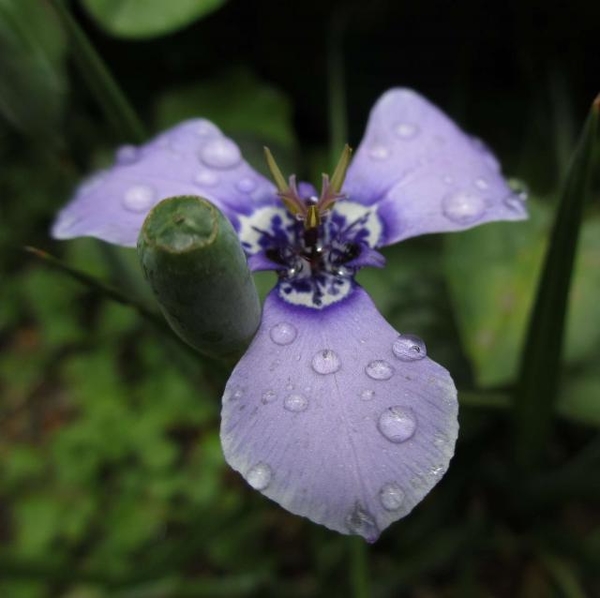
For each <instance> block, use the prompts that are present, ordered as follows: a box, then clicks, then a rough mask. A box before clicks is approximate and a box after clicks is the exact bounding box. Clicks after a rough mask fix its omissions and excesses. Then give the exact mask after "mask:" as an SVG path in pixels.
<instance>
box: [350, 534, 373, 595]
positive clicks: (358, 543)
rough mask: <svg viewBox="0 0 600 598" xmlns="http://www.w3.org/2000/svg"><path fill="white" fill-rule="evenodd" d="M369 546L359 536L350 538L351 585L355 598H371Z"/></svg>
mask: <svg viewBox="0 0 600 598" xmlns="http://www.w3.org/2000/svg"><path fill="white" fill-rule="evenodd" d="M368 548H369V547H368V544H366V543H365V541H364V540H363V539H362V538H360V537H358V536H351V537H350V584H351V586H352V596H353V597H354V598H369V596H370V595H371V593H370V591H369V565H368V557H369V553H368Z"/></svg>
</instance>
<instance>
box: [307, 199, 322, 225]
mask: <svg viewBox="0 0 600 598" xmlns="http://www.w3.org/2000/svg"><path fill="white" fill-rule="evenodd" d="M319 224H321V214H320V213H319V207H318V206H317V205H312V206H308V211H307V213H306V217H305V219H304V230H309V229H311V228H318V226H319Z"/></svg>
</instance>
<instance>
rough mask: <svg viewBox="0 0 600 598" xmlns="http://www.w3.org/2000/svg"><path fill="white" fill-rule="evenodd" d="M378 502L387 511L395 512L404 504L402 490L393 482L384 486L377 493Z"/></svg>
mask: <svg viewBox="0 0 600 598" xmlns="http://www.w3.org/2000/svg"><path fill="white" fill-rule="evenodd" d="M379 500H380V501H381V504H382V505H383V508H384V509H386V510H387V511H397V510H398V509H399V508H400V507H401V506H402V503H403V502H404V490H402V488H400V486H398V484H396V483H395V482H391V483H389V484H384V485H383V486H382V487H381V490H380V491H379Z"/></svg>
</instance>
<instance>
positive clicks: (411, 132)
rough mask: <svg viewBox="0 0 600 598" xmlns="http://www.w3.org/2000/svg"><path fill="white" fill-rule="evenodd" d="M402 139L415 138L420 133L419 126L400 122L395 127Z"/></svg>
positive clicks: (397, 134)
mask: <svg viewBox="0 0 600 598" xmlns="http://www.w3.org/2000/svg"><path fill="white" fill-rule="evenodd" d="M394 132H395V133H396V136H397V137H400V139H407V140H408V139H414V138H415V137H416V136H417V135H418V134H419V127H418V126H417V125H415V124H413V123H408V122H406V123H398V124H397V125H396V127H395V129H394Z"/></svg>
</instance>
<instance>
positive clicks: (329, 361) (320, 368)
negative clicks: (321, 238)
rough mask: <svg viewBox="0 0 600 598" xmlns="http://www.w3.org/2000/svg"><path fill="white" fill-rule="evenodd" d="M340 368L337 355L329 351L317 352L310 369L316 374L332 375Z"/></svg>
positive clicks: (340, 364) (340, 363)
mask: <svg viewBox="0 0 600 598" xmlns="http://www.w3.org/2000/svg"><path fill="white" fill-rule="evenodd" d="M341 366H342V362H341V361H340V358H339V357H338V356H337V353H335V352H334V351H332V350H331V349H323V350H322V351H319V352H318V353H317V354H315V356H314V357H313V359H312V367H313V370H315V372H317V374H333V373H334V372H337V371H338V370H339V369H340V367H341Z"/></svg>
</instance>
